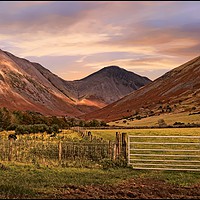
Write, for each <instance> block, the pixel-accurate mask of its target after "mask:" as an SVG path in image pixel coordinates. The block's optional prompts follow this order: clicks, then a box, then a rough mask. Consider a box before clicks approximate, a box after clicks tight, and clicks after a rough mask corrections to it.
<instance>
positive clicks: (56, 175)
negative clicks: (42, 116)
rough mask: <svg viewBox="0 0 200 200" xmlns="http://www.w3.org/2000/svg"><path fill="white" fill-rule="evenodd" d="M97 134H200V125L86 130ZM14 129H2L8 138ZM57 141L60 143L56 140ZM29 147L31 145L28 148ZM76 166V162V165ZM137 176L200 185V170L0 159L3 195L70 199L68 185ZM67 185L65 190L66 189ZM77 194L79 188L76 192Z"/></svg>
mask: <svg viewBox="0 0 200 200" xmlns="http://www.w3.org/2000/svg"><path fill="white" fill-rule="evenodd" d="M86 131H91V133H92V135H93V136H96V137H98V138H103V140H105V141H108V140H110V141H115V135H116V132H120V133H122V132H125V133H127V134H130V135H152V136H156V135H189V136H190V135H191V136H199V135H200V128H171V129H168V128H166V129H112V130H105V129H104V130H103V129H101V130H100V129H99V130H93V129H91V130H86ZM9 133H11V132H1V136H2V137H3V135H4V137H5V138H6V137H7V135H8V134H9ZM63 136H64V137H65V138H70V139H77V140H80V139H81V137H80V134H78V133H76V132H73V131H70V130H64V132H62V133H60V134H58V135H57V136H56V137H55V138H51V139H50V138H49V136H48V135H45V134H44V135H43V136H42V135H40V134H37V135H34V134H31V135H22V136H20V137H21V138H24V139H25V140H27V141H32V140H33V139H36V137H37V140H36V141H38V142H39V141H41V140H42V141H43V143H47V144H50V143H51V142H57V141H59V139H60V138H61V137H63ZM56 144H57V143H56ZM26 148H28V147H26ZM72 166H73V165H72ZM133 178H134V179H135V178H139V179H140V178H141V179H143V178H147V179H151V180H161V181H165V182H167V183H169V184H174V186H173V187H179V186H187V187H190V186H193V185H195V184H200V173H199V172H192V171H168V170H166V171H165V170H135V169H133V168H131V167H120V166H117V167H109V168H107V169H104V168H102V166H101V165H99V164H94V163H93V165H88V166H86V165H76V166H75V165H74V166H73V167H69V166H66V165H65V166H62V165H56V166H55V165H49V164H45V163H44V164H35V163H32V164H31V163H20V162H16V161H13V162H9V161H0V191H1V192H0V198H20V199H27V198H60V197H62V198H67V196H66V194H67V189H66V186H70V185H71V186H89V187H93V186H98V185H101V186H104V187H105V188H106V185H112V186H116V187H117V185H118V184H120V183H123V182H124V181H127V180H129V179H133ZM64 188H65V189H64ZM74 195H76V191H74Z"/></svg>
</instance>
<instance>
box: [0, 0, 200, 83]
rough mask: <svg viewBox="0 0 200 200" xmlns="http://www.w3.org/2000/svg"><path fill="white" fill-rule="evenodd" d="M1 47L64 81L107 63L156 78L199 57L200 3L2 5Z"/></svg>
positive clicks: (88, 2) (74, 78)
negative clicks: (49, 71)
mask: <svg viewBox="0 0 200 200" xmlns="http://www.w3.org/2000/svg"><path fill="white" fill-rule="evenodd" d="M0 49H2V50H4V51H9V52H10V53H12V54H14V55H16V56H19V57H23V58H26V59H28V60H30V61H33V62H38V63H40V64H42V65H43V66H44V67H45V68H47V69H49V70H51V71H52V72H53V73H55V74H57V75H58V76H60V77H62V78H64V79H65V80H76V79H80V78H83V77H85V76H87V75H89V74H91V73H93V72H95V71H97V70H99V69H101V68H103V67H105V66H109V65H118V66H120V67H122V68H125V69H127V70H130V71H133V72H135V73H137V74H139V75H142V76H147V77H149V78H150V79H152V80H154V79H155V78H157V77H159V76H160V75H162V74H164V73H165V72H167V71H169V70H170V69H173V68H175V67H177V66H179V65H181V64H183V63H184V62H187V61H189V60H191V59H193V58H194V57H196V56H199V55H200V2H198V1H196V2H195V1H164V2H162V1H125V2H124V1H110V2H109V1H13V2H12V1H7V2H6V1H1V2H0Z"/></svg>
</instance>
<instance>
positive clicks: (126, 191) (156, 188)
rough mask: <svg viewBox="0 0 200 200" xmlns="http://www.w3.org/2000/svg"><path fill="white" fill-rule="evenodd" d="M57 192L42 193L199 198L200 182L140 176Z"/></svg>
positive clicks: (59, 196)
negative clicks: (181, 182) (176, 182)
mask: <svg viewBox="0 0 200 200" xmlns="http://www.w3.org/2000/svg"><path fill="white" fill-rule="evenodd" d="M56 189H57V191H58V193H57V194H55V193H54V194H51V195H49V194H44V193H41V194H40V195H41V198H42V197H44V199H46V198H48V199H49V198H54V199H199V198H200V183H199V184H197V185H193V186H177V185H172V184H169V183H166V182H165V181H163V180H155V179H147V178H140V179H139V178H138V179H129V180H128V181H124V182H122V183H120V184H118V185H116V186H113V185H87V186H76V185H65V186H63V187H61V188H56Z"/></svg>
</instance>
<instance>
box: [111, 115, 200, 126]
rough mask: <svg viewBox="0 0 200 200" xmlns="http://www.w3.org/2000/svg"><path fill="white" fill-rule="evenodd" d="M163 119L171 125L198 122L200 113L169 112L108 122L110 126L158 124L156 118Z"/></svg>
mask: <svg viewBox="0 0 200 200" xmlns="http://www.w3.org/2000/svg"><path fill="white" fill-rule="evenodd" d="M159 119H164V121H165V123H166V124H167V125H173V124H174V123H175V122H182V123H185V124H188V123H200V115H199V114H196V115H189V113H169V114H162V115H159V116H151V117H147V118H142V119H140V120H133V121H132V120H129V119H121V120H117V121H114V122H110V123H108V124H109V125H110V126H113V125H115V126H131V127H133V126H158V120H159Z"/></svg>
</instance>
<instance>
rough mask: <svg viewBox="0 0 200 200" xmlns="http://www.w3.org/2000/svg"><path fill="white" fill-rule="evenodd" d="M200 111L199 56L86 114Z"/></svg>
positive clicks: (111, 117) (115, 115) (114, 117)
mask: <svg viewBox="0 0 200 200" xmlns="http://www.w3.org/2000/svg"><path fill="white" fill-rule="evenodd" d="M194 111H195V112H199V111H200V56H199V57H196V58H194V59H192V60H191V61H189V62H187V63H185V64H183V65H181V66H179V67H176V68H174V69H172V70H171V71H169V72H167V73H165V74H164V75H163V76H161V77H159V78H158V79H156V80H155V81H153V82H151V83H150V84H147V85H146V86H144V87H141V88H140V89H138V90H136V91H134V92H132V93H131V94H129V95H127V96H125V97H123V98H122V99H120V100H118V101H116V102H114V103H112V104H110V105H108V106H106V107H104V108H102V109H100V110H98V111H95V112H91V113H89V114H87V115H83V116H81V117H82V118H83V119H85V120H89V119H101V120H105V121H107V122H109V121H114V120H117V119H122V118H125V117H130V116H136V115H140V116H145V115H146V116H152V115H160V114H164V113H166V112H167V113H168V112H174V113H179V112H194Z"/></svg>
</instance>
